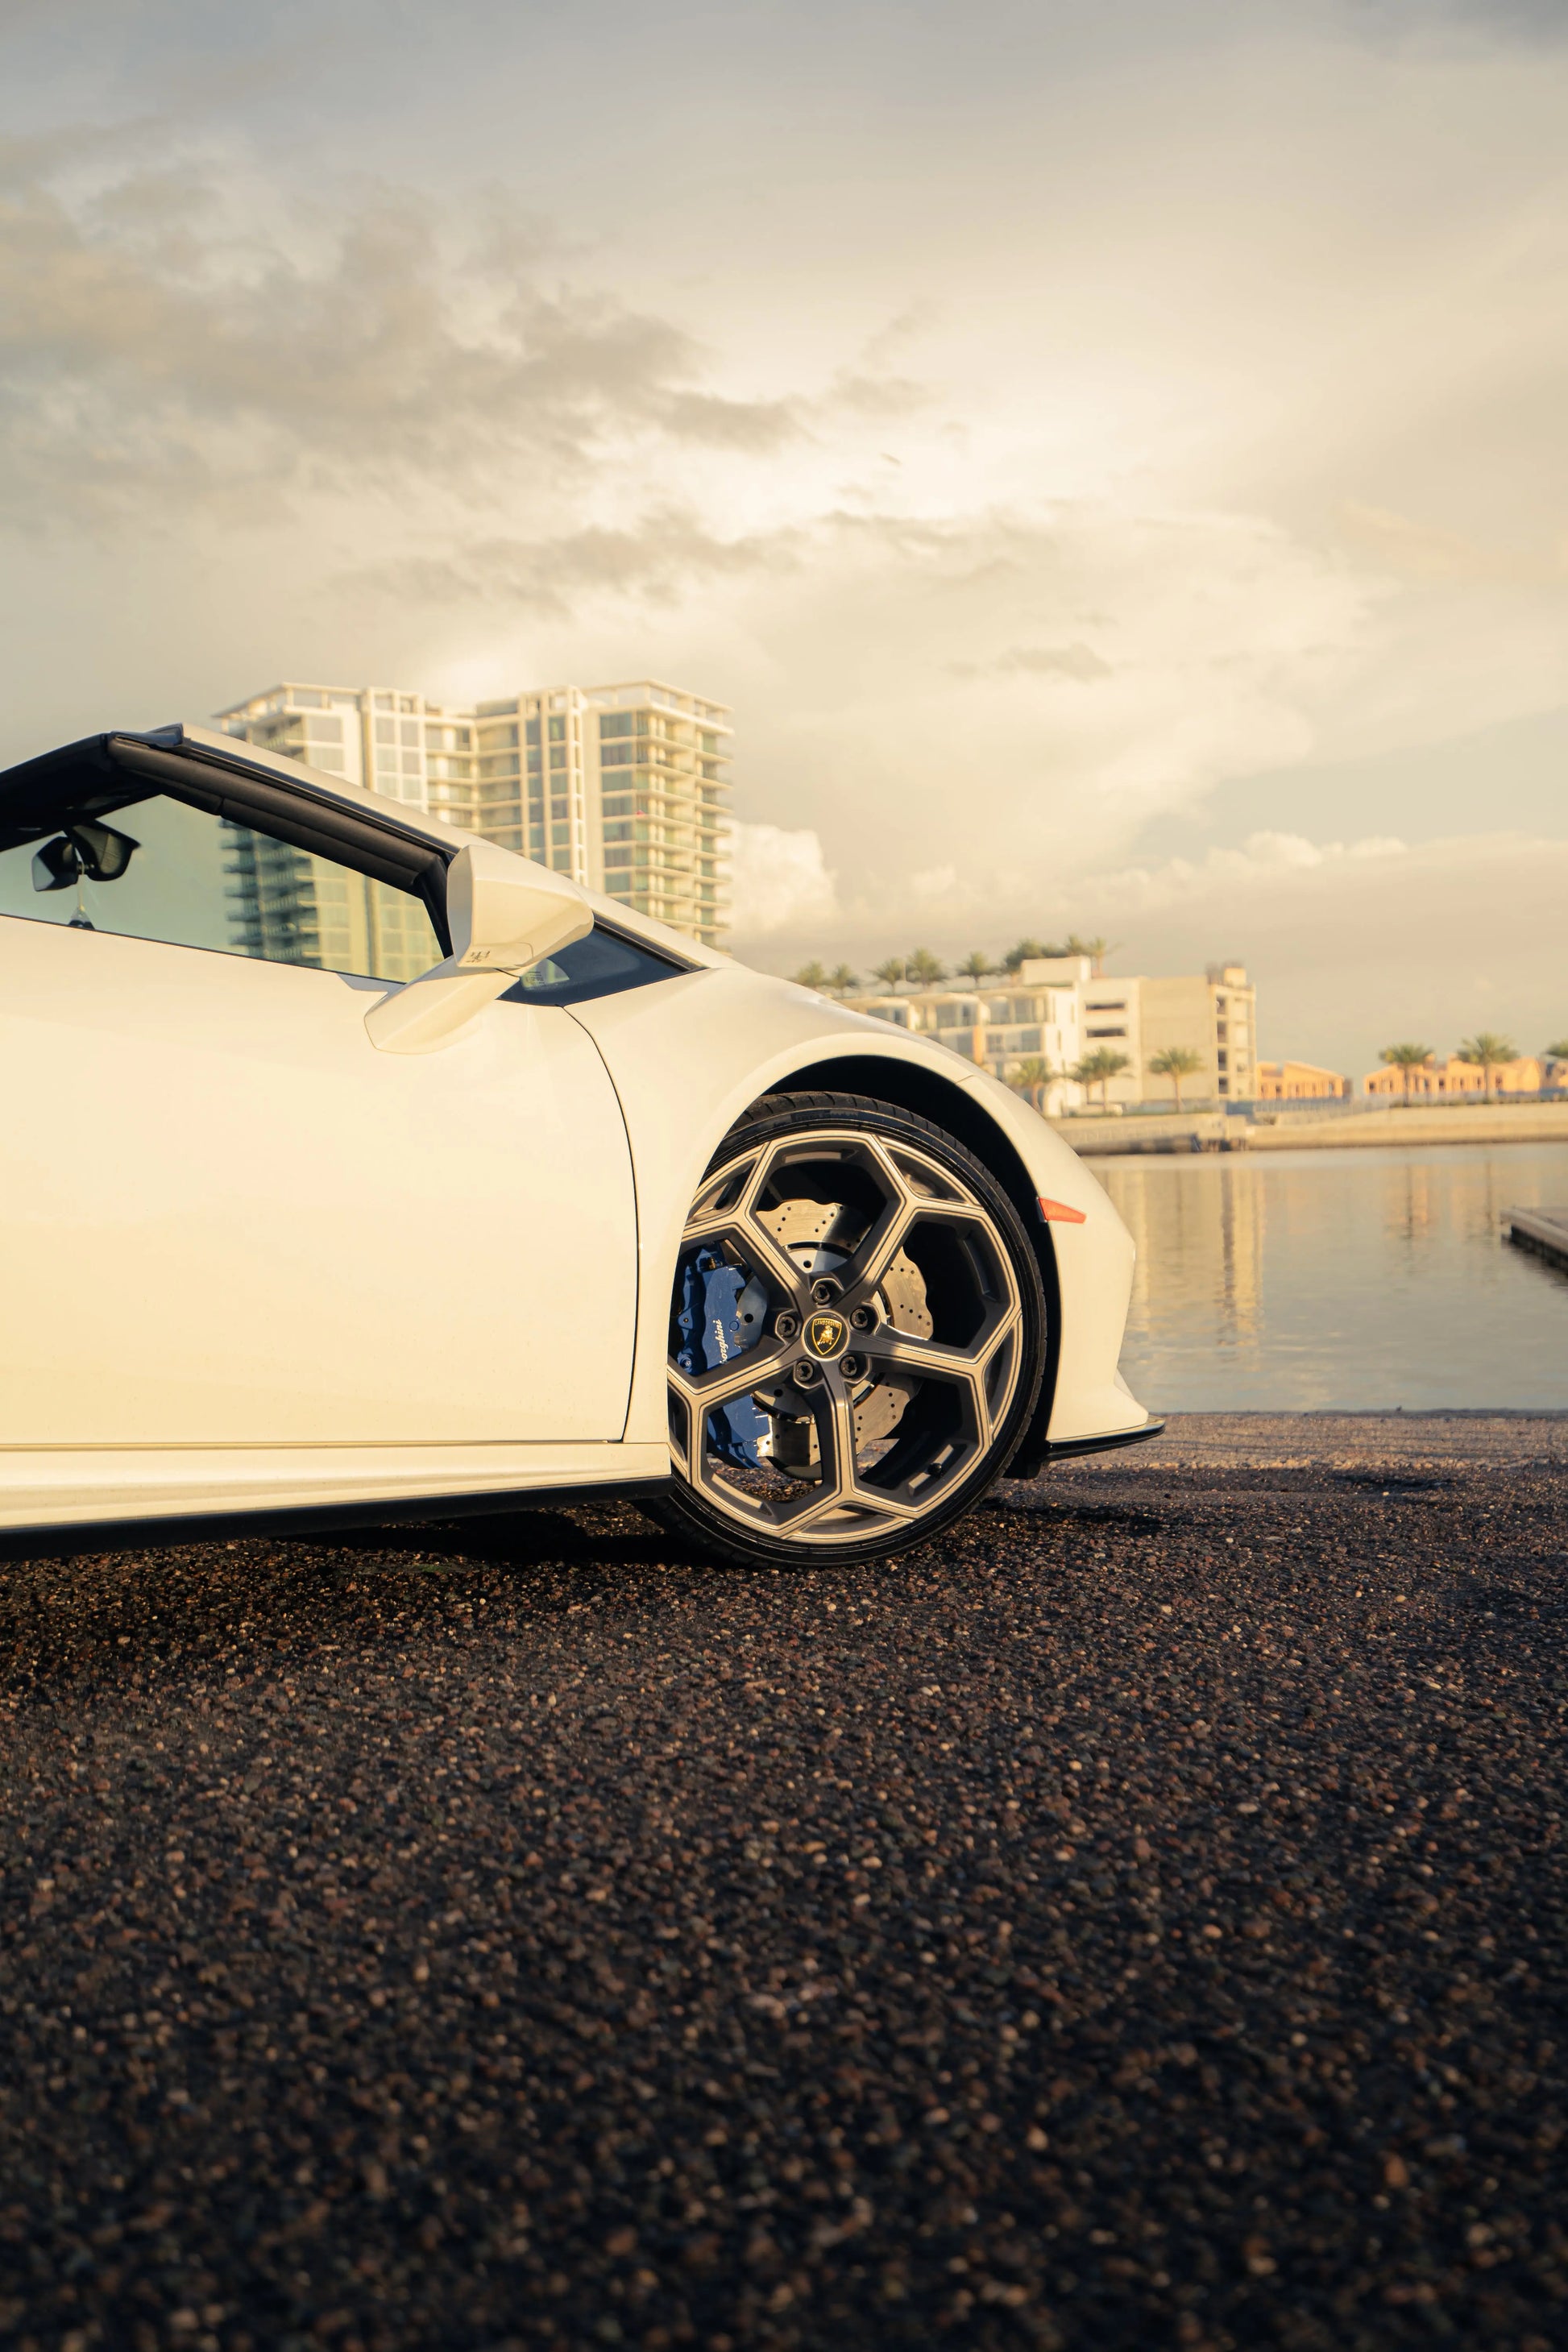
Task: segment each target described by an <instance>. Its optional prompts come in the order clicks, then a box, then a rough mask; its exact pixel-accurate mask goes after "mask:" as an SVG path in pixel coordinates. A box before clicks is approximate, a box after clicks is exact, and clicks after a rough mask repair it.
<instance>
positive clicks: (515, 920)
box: [447, 841, 594, 977]
mask: <svg viewBox="0 0 1568 2352" xmlns="http://www.w3.org/2000/svg"><path fill="white" fill-rule="evenodd" d="M447 928H448V929H449V930H450V932H451V934H452V961H451V966H450V969H451V970H452V971H497V972H507V973H509V974H510V975H512V976H513V977H515V976H516V974H517V973H519V972H522V971H527V970H528V969H529V966H530V965H531V964H536V963H539V962H541V961H542V960H543V958H544V957H545V956H548V955H553V954H554V953H555V951H556V950H557V949H558V948H564V947H570V945H571V943H572V941H573V940H581V939H584V938H586V936H587V934H588V933H589V932H590V931H591V930H592V929H593V928H594V910H593V908H591V907H590V906H589V904H588V902H587V900H586V899H585V898H584V896H583V893H582V891H581V890H580V889H579V888H578V887H577V885H576V884H575V882H574V881H572V880H571V879H570V877H568V876H567V875H564V874H552V873H550V872H549V871H548V869H547V868H546V867H544V866H532V865H530V864H529V863H528V861H527V860H526V859H525V858H521V857H514V856H512V854H511V852H510V850H509V849H498V848H497V846H496V845H495V844H494V843H493V842H489V841H470V842H468V843H467V844H466V845H465V846H464V847H463V848H461V849H460V850H459V851H458V855H457V856H456V857H454V858H453V860H452V863H451V864H450V866H448V867H447Z"/></svg>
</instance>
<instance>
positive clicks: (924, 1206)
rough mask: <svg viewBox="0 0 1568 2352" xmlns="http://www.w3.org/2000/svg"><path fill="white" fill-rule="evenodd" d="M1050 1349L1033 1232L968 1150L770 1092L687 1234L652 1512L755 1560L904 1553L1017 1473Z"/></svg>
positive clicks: (905, 1120) (721, 1159)
mask: <svg viewBox="0 0 1568 2352" xmlns="http://www.w3.org/2000/svg"><path fill="white" fill-rule="evenodd" d="M1045 1342H1046V1308H1045V1298H1044V1295H1043V1292H1042V1288H1041V1283H1040V1275H1039V1267H1038V1265H1037V1260H1036V1257H1035V1253H1034V1250H1033V1249H1032V1247H1031V1246H1030V1242H1029V1237H1028V1234H1026V1231H1025V1228H1024V1225H1023V1223H1022V1221H1021V1220H1020V1218H1019V1215H1018V1213H1017V1211H1016V1209H1015V1208H1014V1206H1013V1204H1012V1202H1010V1201H1009V1200H1008V1198H1007V1196H1006V1194H1005V1192H1003V1191H1002V1189H1001V1187H1000V1186H999V1185H998V1184H997V1182H996V1181H995V1180H994V1177H993V1176H992V1175H991V1174H990V1172H989V1171H987V1170H986V1169H984V1167H982V1166H981V1164H980V1162H979V1161H978V1160H975V1159H974V1158H973V1156H972V1155H971V1154H970V1153H969V1152H968V1151H966V1150H964V1149H963V1145H962V1144H960V1143H958V1142H956V1141H955V1140H954V1139H953V1138H952V1136H950V1135H948V1134H946V1133H944V1132H943V1130H942V1129H941V1128H938V1127H935V1126H932V1125H931V1123H930V1122H929V1121H928V1120H926V1119H923V1118H917V1117H916V1116H915V1115H914V1114H913V1113H912V1112H909V1111H904V1110H900V1109H899V1108H896V1107H895V1106H894V1105H892V1104H890V1103H881V1102H873V1101H870V1100H868V1099H864V1098H862V1097H858V1096H853V1095H831V1094H812V1095H774V1096H770V1097H764V1099H763V1101H762V1102H760V1103H759V1104H757V1105H756V1106H755V1107H754V1108H753V1109H752V1111H750V1112H749V1113H748V1114H747V1116H746V1117H745V1118H744V1119H743V1120H742V1122H741V1124H740V1125H739V1126H738V1127H736V1128H734V1129H731V1133H730V1134H729V1135H728V1136H726V1138H725V1139H724V1142H723V1144H722V1145H721V1148H720V1150H719V1151H718V1152H717V1153H716V1155H715V1157H714V1159H713V1160H712V1162H711V1164H710V1168H709V1170H708V1172H707V1175H706V1176H705V1178H704V1179H703V1181H702V1184H701V1186H700V1189H699V1191H698V1195H697V1198H696V1200H695V1201H694V1202H693V1203H692V1207H691V1213H690V1215H689V1218H688V1220H687V1224H686V1230H685V1233H684V1234H683V1235H682V1238H681V1245H680V1255H679V1263H678V1266H677V1270H676V1280H675V1297H674V1300H673V1302H672V1307H671V1315H670V1341H669V1436H670V1449H671V1454H672V1455H673V1461H674V1470H675V1475H674V1478H673V1480H672V1482H671V1485H670V1487H669V1489H668V1493H667V1495H666V1496H664V1497H662V1498H661V1499H660V1501H659V1503H658V1505H657V1506H655V1509H656V1511H657V1513H658V1517H660V1518H662V1519H663V1520H664V1521H665V1523H666V1524H667V1525H668V1526H670V1527H672V1528H677V1529H679V1530H680V1531H681V1532H683V1533H685V1534H687V1535H689V1536H695V1537H696V1538H699V1540H700V1542H701V1543H702V1545H703V1546H704V1547H705V1548H706V1549H709V1550H710V1551H713V1552H717V1553H719V1554H720V1555H721V1556H723V1557H725V1558H728V1559H740V1560H744V1561H747V1562H755V1563H763V1564H767V1565H772V1566H782V1565H785V1564H789V1563H794V1562H797V1561H802V1560H806V1559H815V1560H818V1561H833V1562H844V1561H852V1560H862V1559H875V1558H877V1557H879V1555H881V1554H885V1553H888V1552H892V1551H900V1550H902V1549H905V1548H906V1547H907V1546H908V1545H910V1544H912V1543H917V1542H920V1541H921V1540H922V1539H924V1538H927V1537H929V1536H931V1535H933V1534H934V1533H935V1532H936V1531H937V1529H938V1528H942V1527H945V1526H947V1525H948V1524H949V1523H950V1522H951V1521H952V1520H953V1519H954V1518H956V1517H958V1516H959V1514H960V1513H961V1512H963V1511H965V1510H967V1509H968V1508H969V1507H971V1506H972V1505H973V1503H975V1502H977V1501H978V1500H979V1498H980V1496H982V1495H983V1494H984V1492H985V1490H986V1488H987V1487H988V1486H990V1485H991V1484H992V1482H993V1480H994V1479H995V1478H996V1477H997V1476H999V1475H1000V1474H1001V1472H1002V1470H1003V1469H1004V1468H1005V1465H1006V1463H1007V1460H1008V1457H1009V1456H1010V1454H1012V1452H1013V1450H1014V1448H1015V1447H1016V1444H1017V1443H1018V1440H1019V1438H1020V1437H1021V1435H1022V1434H1023V1432H1024V1430H1025V1428H1026V1425H1027V1423H1028V1420H1029V1416H1030V1414H1031V1412H1033V1410H1034V1406H1035V1402H1036V1399H1037V1395H1038V1393H1039V1387H1040V1380H1041V1376H1042V1370H1043V1367H1044V1363H1045V1356H1046V1344H1045Z"/></svg>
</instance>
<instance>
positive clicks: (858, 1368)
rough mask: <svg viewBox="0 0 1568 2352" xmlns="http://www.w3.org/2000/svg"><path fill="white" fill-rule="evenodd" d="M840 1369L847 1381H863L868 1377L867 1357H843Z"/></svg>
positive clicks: (840, 1361)
mask: <svg viewBox="0 0 1568 2352" xmlns="http://www.w3.org/2000/svg"><path fill="white" fill-rule="evenodd" d="M838 1369H839V1370H840V1371H841V1372H842V1373H843V1375H844V1377H845V1379H846V1380H847V1381H863V1380H864V1379H865V1377H866V1359H865V1357H864V1356H844V1357H841V1358H840V1360H839V1365H838Z"/></svg>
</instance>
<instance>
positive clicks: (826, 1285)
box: [811, 1276, 838, 1307]
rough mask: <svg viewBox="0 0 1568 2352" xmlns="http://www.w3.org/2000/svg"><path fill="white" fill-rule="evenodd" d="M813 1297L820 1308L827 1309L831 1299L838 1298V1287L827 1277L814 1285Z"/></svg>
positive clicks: (812, 1289) (812, 1288)
mask: <svg viewBox="0 0 1568 2352" xmlns="http://www.w3.org/2000/svg"><path fill="white" fill-rule="evenodd" d="M811 1295H812V1297H814V1298H815V1299H816V1303H817V1305H818V1306H819V1307H826V1305H827V1302H828V1300H829V1299H830V1298H837V1296H838V1285H837V1283H836V1282H833V1281H831V1280H829V1279H828V1278H827V1277H826V1276H825V1277H824V1279H823V1280H822V1281H821V1282H814V1283H813V1284H812V1286H811Z"/></svg>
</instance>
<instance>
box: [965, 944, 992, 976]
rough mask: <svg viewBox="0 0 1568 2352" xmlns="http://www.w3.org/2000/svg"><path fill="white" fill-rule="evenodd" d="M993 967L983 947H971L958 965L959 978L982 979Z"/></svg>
mask: <svg viewBox="0 0 1568 2352" xmlns="http://www.w3.org/2000/svg"><path fill="white" fill-rule="evenodd" d="M995 969H996V967H995V965H994V963H993V962H992V961H991V959H990V957H989V956H988V955H987V954H986V952H985V950H984V948H973V949H971V950H970V952H969V954H968V955H966V956H965V957H964V959H963V962H962V963H961V964H960V965H959V967H958V971H959V977H960V979H961V980H984V978H985V977H986V975H987V973H989V972H993V971H995Z"/></svg>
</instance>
